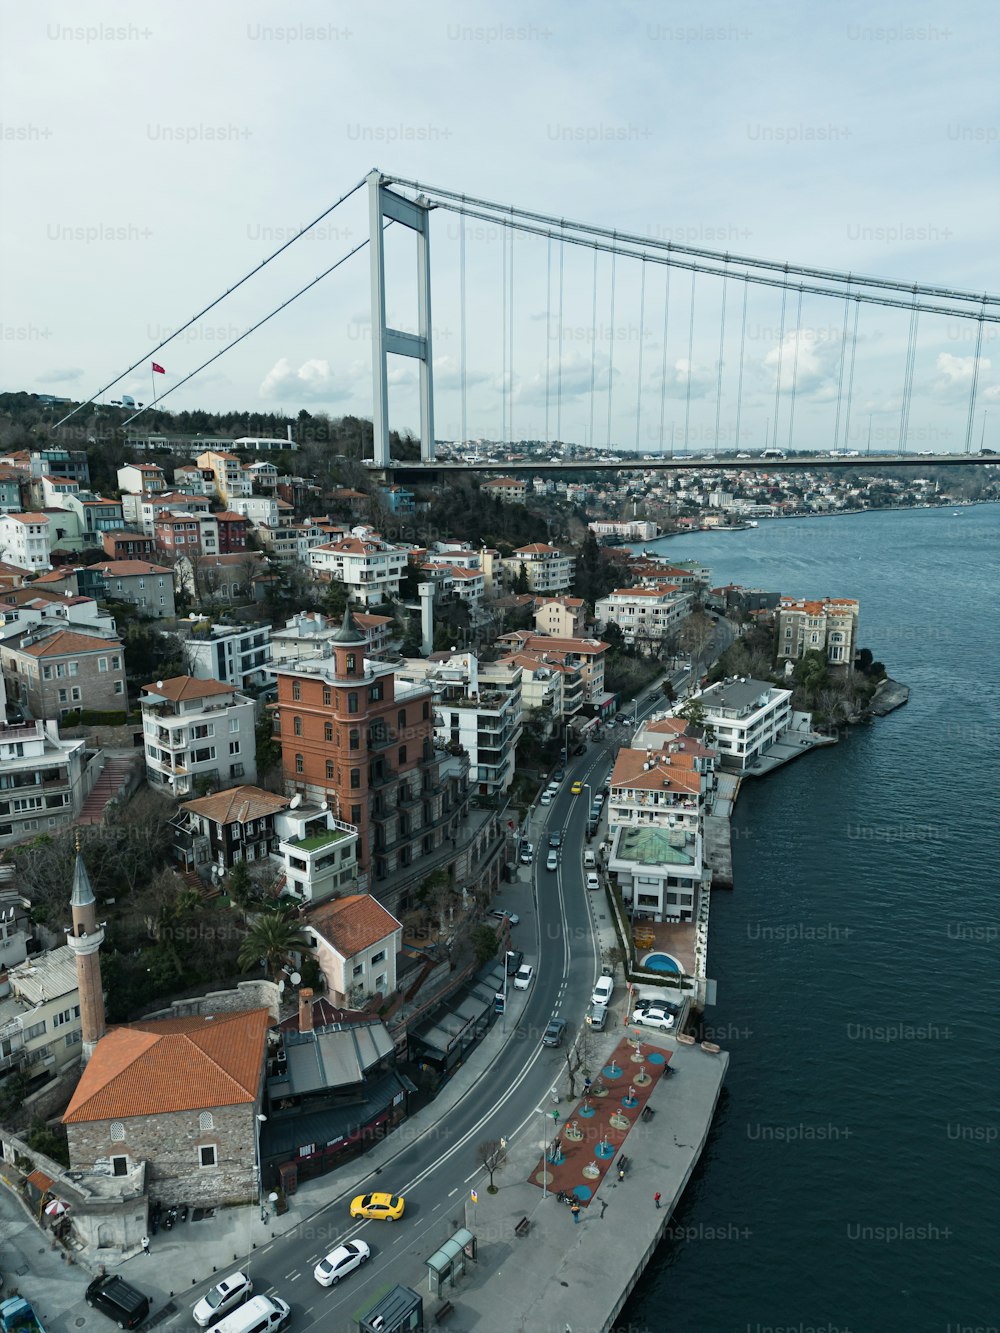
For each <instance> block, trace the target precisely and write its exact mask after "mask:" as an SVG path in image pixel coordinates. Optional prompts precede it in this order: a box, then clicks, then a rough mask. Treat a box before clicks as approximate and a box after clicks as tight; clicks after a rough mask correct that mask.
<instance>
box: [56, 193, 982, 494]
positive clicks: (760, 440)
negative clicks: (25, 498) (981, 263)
mask: <svg viewBox="0 0 1000 1333" xmlns="http://www.w3.org/2000/svg"><path fill="white" fill-rule="evenodd" d="M365 196H367V198H366V204H367V235H365V236H363V237H362V239H361V240H360V241H358V243H357V244H355V245H353V246H352V247H351V248H350V249H348V250H346V251H345V252H344V253H343V254H340V255H338V256H337V257H336V258H335V260H334V262H333V263H331V264H330V265H328V266H327V267H326V268H325V269H324V270H323V271H322V272H321V273H320V274H319V275H318V276H317V277H315V278H313V279H312V280H311V281H310V282H308V283H306V284H305V285H304V286H302V287H300V288H299V289H298V290H296V291H294V292H292V293H291V294H290V295H289V296H288V297H287V298H286V299H284V300H282V301H281V302H280V303H279V304H278V305H277V306H275V307H274V308H272V309H271V310H269V311H268V312H267V313H266V314H265V315H263V316H262V317H261V318H259V319H256V320H254V321H253V322H252V323H251V324H250V325H249V326H248V327H247V328H246V329H244V330H243V331H242V332H240V333H239V334H238V336H235V337H233V338H232V339H231V340H230V341H229V342H228V343H227V344H226V345H225V346H223V347H221V348H219V350H218V351H216V352H215V353H214V354H213V355H212V356H210V357H209V358H208V359H207V360H205V361H204V362H202V363H201V364H200V365H198V366H196V367H194V368H193V369H192V370H191V371H190V372H189V373H187V374H185V375H184V376H183V377H182V378H181V379H180V380H179V381H178V382H177V383H175V384H172V385H170V387H169V388H168V389H167V390H166V391H165V392H164V393H163V394H161V395H160V396H159V398H158V399H157V400H156V402H155V404H147V405H146V406H145V407H143V408H140V409H139V410H137V411H136V412H135V413H133V414H132V416H130V417H129V418H128V419H127V421H126V422H125V423H124V424H125V425H126V427H127V426H129V425H130V424H131V423H132V422H133V421H134V420H135V419H136V418H137V417H139V416H141V415H142V413H143V412H145V411H148V410H149V408H150V407H152V406H156V407H159V406H160V405H162V404H163V403H164V401H165V399H166V398H168V397H170V395H171V394H173V393H175V392H176V391H177V390H178V389H180V388H181V387H182V386H183V385H185V384H187V383H189V382H190V381H191V380H193V379H194V378H195V377H196V376H197V375H199V374H200V373H202V372H203V371H204V370H205V369H207V367H208V366H210V365H212V364H213V363H214V362H216V361H217V360H219V358H220V357H222V356H225V355H226V354H227V353H229V352H230V351H232V349H234V348H235V347H236V346H237V345H238V344H240V343H243V342H244V341H245V340H246V339H248V338H250V337H251V336H253V335H255V334H257V333H258V331H259V330H260V329H261V328H262V327H263V326H264V325H266V324H267V323H269V321H271V320H272V319H275V318H276V317H278V316H279V315H281V314H283V312H285V311H287V310H288V309H289V307H291V306H292V305H293V304H294V302H296V301H297V300H299V299H300V298H302V297H303V296H304V295H305V294H306V293H308V292H310V291H312V290H313V289H314V288H316V287H317V286H318V285H319V284H320V283H325V282H326V281H327V280H329V279H331V278H332V276H333V274H335V273H337V272H338V271H342V270H344V269H345V268H346V266H348V265H350V264H351V261H354V260H355V259H356V257H357V256H358V255H359V254H360V253H361V252H362V251H364V250H365V249H367V250H368V267H369V288H370V303H371V324H370V342H371V366H372V404H371V414H372V422H373V441H372V453H371V458H370V459H367V460H366V462H367V463H368V464H369V465H370V466H371V467H372V468H373V469H375V470H378V471H380V472H383V473H385V474H386V475H399V476H401V477H403V476H405V477H406V478H411V479H417V478H418V477H420V476H421V475H424V476H425V477H428V478H430V477H434V476H446V475H447V474H448V473H449V472H452V471H463V472H468V471H475V472H496V471H504V472H515V473H525V472H536V471H545V472H581V471H601V470H607V471H615V470H620V469H622V468H624V467H630V468H632V467H634V468H641V469H644V470H645V469H652V470H656V469H671V468H678V469H685V468H693V469H698V470H706V471H711V470H722V469H727V468H733V467H734V466H740V465H741V463H742V464H744V465H746V466H751V467H752V466H755V465H759V464H760V463H762V462H765V463H769V462H780V465H781V467H782V468H787V467H798V468H803V467H817V466H821V467H824V468H828V467H856V466H857V465H858V462H859V459H863V458H870V459H872V460H873V461H874V460H877V462H878V463H879V465H880V466H913V465H914V464H934V463H947V464H957V463H981V462H983V461H984V458H985V459H988V458H989V456H990V455H991V454H992V452H993V451H992V450H989V449H987V448H986V447H985V446H986V440H987V419H988V415H989V411H990V408H991V406H992V405H993V404H996V405H998V406H1000V377H997V374H996V369H995V367H994V364H993V361H992V360H991V358H990V357H989V356H988V355H986V354H985V353H986V352H988V351H989V350H991V344H994V343H995V342H996V339H997V336H998V333H997V331H998V326H1000V296H998V295H992V294H990V293H980V292H970V291H962V290H958V289H955V288H952V287H946V286H934V285H929V284H925V283H916V282H914V283H907V282H902V281H899V280H895V279H891V278H882V277H875V276H867V275H864V274H858V273H852V272H838V271H834V270H829V269H825V268H820V267H815V266H810V265H805V264H793V263H789V262H781V261H776V260H766V259H760V258H753V257H751V256H747V255H741V254H733V253H729V252H720V251H714V250H709V249H705V248H701V247H693V246H689V245H684V244H678V243H675V242H674V241H673V240H671V239H670V238H669V237H667V238H663V237H658V236H656V235H654V234H647V235H643V234H639V233H636V232H629V231H624V230H613V229H609V228H608V227H606V226H597V225H593V224H589V223H582V222H577V221H573V220H570V219H567V218H564V217H556V216H552V215H548V214H545V213H540V212H536V211H531V210H527V209H524V208H519V207H515V206H514V205H512V204H500V203H496V202H493V201H490V200H486V199H481V198H477V197H473V196H469V195H466V194H462V193H459V192H456V191H454V190H447V189H440V188H437V187H433V186H430V185H428V184H426V183H423V182H420V181H416V180H408V179H403V178H399V177H390V176H387V175H384V174H382V173H381V172H379V171H372V172H371V173H369V175H368V176H367V177H366V178H365V179H364V180H362V181H359V182H357V184H355V185H354V186H353V187H352V188H351V189H350V190H348V191H347V192H346V193H345V194H343V195H342V196H341V197H340V198H339V199H338V200H336V202H335V203H334V204H332V205H331V206H330V207H329V208H328V209H325V210H324V212H323V213H321V214H320V215H319V216H318V217H317V218H315V219H313V221H312V222H310V223H309V224H308V225H307V226H305V227H302V228H301V229H300V230H298V231H297V232H296V234H294V235H293V236H292V237H291V238H290V239H289V240H286V241H285V242H284V243H283V244H282V245H280V246H279V247H278V248H277V249H276V250H275V251H274V252H273V253H272V254H270V255H268V256H266V257H265V258H264V259H263V260H262V261H261V262H260V263H259V264H257V265H256V266H255V267H254V268H253V269H251V270H250V271H249V272H248V273H246V274H245V275H243V277H241V278H240V279H239V280H238V281H237V282H235V283H234V284H232V285H231V286H230V287H228V288H227V289H226V290H225V291H224V292H222V293H221V295H219V296H218V297H216V298H215V299H214V300H213V301H211V302H210V303H209V304H208V305H207V306H205V307H204V308H203V309H201V310H199V311H198V312H197V313H196V314H195V315H193V316H192V317H191V318H190V319H189V320H188V321H186V322H185V323H184V324H182V325H181V326H180V327H179V328H178V329H175V330H174V331H173V332H172V333H171V334H170V336H169V337H167V338H164V339H163V340H162V341H160V342H159V343H157V344H156V346H154V347H152V348H150V349H149V350H148V351H146V352H145V353H144V354H143V356H142V357H140V358H139V359H138V360H137V361H135V362H134V363H133V364H132V365H130V366H129V367H127V368H126V369H125V370H124V371H123V372H122V373H121V374H119V375H118V376H116V378H115V379H113V380H111V381H110V382H109V383H108V384H106V385H104V386H102V387H101V388H100V389H98V390H97V391H96V392H95V393H94V394H93V395H92V396H91V398H90V399H89V400H88V402H94V401H95V400H97V399H98V398H99V397H100V396H101V395H102V394H104V393H105V392H107V391H108V390H109V389H111V388H113V387H114V385H116V384H118V383H120V382H121V381H122V380H123V379H125V378H126V376H127V375H129V374H130V373H131V372H133V371H135V370H136V369H137V368H138V367H142V366H144V365H145V363H146V362H147V361H148V360H149V358H151V357H153V356H155V355H156V354H158V353H161V352H162V350H163V349H164V348H165V347H166V346H167V345H168V344H169V343H171V342H172V341H173V340H174V339H176V338H178V337H180V336H182V335H184V334H185V333H186V332H187V331H188V330H191V329H193V328H196V327H197V325H198V323H199V321H202V320H204V318H205V317H206V316H207V315H208V314H209V312H211V311H213V310H214V309H216V307H218V306H219V305H221V304H222V303H223V302H224V301H226V300H227V299H230V298H231V297H232V296H233V294H234V293H235V292H236V291H237V290H239V289H241V288H243V287H244V286H245V285H247V284H249V283H251V282H252V280H253V279H254V278H256V277H257V276H258V275H260V274H261V272H262V271H263V270H265V269H266V268H268V267H269V266H270V265H272V264H273V263H274V262H275V261H276V260H277V259H278V258H279V257H280V256H282V255H283V254H284V253H285V252H286V251H288V250H289V249H291V247H293V246H294V245H295V244H296V243H298V242H299V241H301V240H302V238H304V237H305V236H307V235H308V234H309V233H310V232H311V231H313V230H314V229H315V228H317V227H318V226H319V225H320V224H322V223H326V222H327V221H328V220H329V219H330V218H331V217H333V216H334V215H335V214H337V213H338V212H339V210H341V209H343V208H346V207H348V206H349V204H350V203H351V201H354V206H355V207H356V206H357V203H358V199H359V198H360V199H361V200H364V199H365ZM438 215H447V216H448V217H449V218H450V219H452V221H451V222H450V223H449V225H448V226H447V227H445V228H442V227H440V225H438V224H437V223H436V222H435V219H436V218H437V216H438ZM432 224H433V225H432ZM652 230H653V229H651V231H652ZM432 233H433V235H432ZM400 236H403V237H409V238H412V239H413V240H415V249H416V257H415V265H414V267H413V272H412V274H409V275H405V274H404V282H403V284H402V285H403V286H404V287H406V289H407V292H408V293H409V294H411V295H412V293H413V290H414V289H415V305H416V317H415V320H412V321H409V326H407V324H408V321H407V320H406V319H405V318H403V319H401V318H399V315H398V310H399V309H401V308H402V306H403V304H404V303H403V301H402V298H401V297H400V295H399V293H398V292H397V291H396V290H395V288H394V287H393V286H391V285H390V283H389V281H388V277H387V273H388V272H389V271H390V270H393V271H394V273H395V275H396V276H398V274H399V268H400V264H401V263H402V264H404V265H405V264H406V263H407V262H412V259H413V250H412V247H404V248H402V249H400V246H399V242H398V241H397V239H396V238H397V237H400ZM432 239H433V240H434V269H433V282H432V263H431V258H432ZM439 239H440V243H439ZM393 247H395V260H394V265H390V264H389V263H388V262H387V254H388V252H389V251H390V249H392V248H393ZM400 256H402V258H400ZM432 288H433V291H432ZM394 307H395V308H396V310H397V313H396V314H395V315H394V316H393V318H392V320H390V318H389V317H388V314H387V312H389V311H390V310H392V309H393V308H394ZM442 310H443V311H445V312H446V313H445V315H444V317H443V320H442V316H441V311H442ZM435 316H437V321H438V322H437V323H435ZM442 343H444V344H447V352H446V354H445V355H437V356H436V344H442ZM966 349H967V350H966ZM399 362H402V363H404V364H409V363H415V366H416V379H415V382H414V381H413V377H412V376H409V377H407V376H406V374H405V373H404V375H403V376H402V377H400V376H399V375H398V374H397V375H394V374H393V371H392V370H391V369H390V367H392V366H393V365H395V364H397V363H399ZM990 376H992V379H991V378H990ZM400 378H402V380H403V382H404V383H407V384H411V386H412V387H411V389H410V390H409V392H410V393H411V396H415V398H416V400H417V405H418V411H419V439H420V461H419V463H418V462H415V461H413V462H403V461H400V460H394V459H393V458H392V457H391V454H390V438H391V431H390V407H392V408H393V409H394V411H396V412H399V411H400V406H401V405H402V410H403V411H405V412H410V413H411V414H412V412H413V403H412V401H411V400H410V399H407V397H406V395H405V393H404V394H403V395H402V396H400V394H399V393H398V390H397V388H396V386H397V385H398V384H399V382H400ZM414 390H415V393H414ZM85 405H86V404H80V405H78V406H77V407H75V408H74V409H73V411H72V412H70V413H68V414H67V416H65V417H64V418H63V419H62V421H61V422H60V423H58V424H60V425H61V424H63V422H65V421H67V420H69V418H70V417H71V416H72V415H74V414H75V412H77V411H79V410H80V408H81V407H83V406H85ZM997 417H1000V412H997V413H996V414H995V417H994V424H995V421H996V418H997ZM443 421H446V422H447V425H446V428H445V429H444V430H443V431H442V429H441V427H442V422H443ZM762 421H763V425H762V424H761V423H762ZM445 444H447V457H441V458H439V457H438V449H439V445H440V447H441V449H442V452H444V446H445ZM928 446H930V447H928ZM952 446H955V447H952ZM484 454H485V455H486V456H484Z"/></svg>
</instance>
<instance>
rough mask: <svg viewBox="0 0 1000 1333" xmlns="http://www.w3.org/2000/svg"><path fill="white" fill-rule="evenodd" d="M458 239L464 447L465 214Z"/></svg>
mask: <svg viewBox="0 0 1000 1333" xmlns="http://www.w3.org/2000/svg"><path fill="white" fill-rule="evenodd" d="M458 237H459V241H458V248H459V264H458V288H459V291H458V303H459V306H460V310H459V315H458V319H459V338H460V342H461V347H460V349H459V355H460V357H461V362H462V368H461V372H460V378H461V385H462V445H463V447H464V446H465V445H467V444H468V442H469V415H468V409H469V399H468V389H467V380H466V361H465V343H466V337H465V334H466V330H465V214H464V213H463V214H462V217H461V219H460V221H459V230H458Z"/></svg>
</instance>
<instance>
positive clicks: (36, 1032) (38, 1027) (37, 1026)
mask: <svg viewBox="0 0 1000 1333" xmlns="http://www.w3.org/2000/svg"><path fill="white" fill-rule="evenodd" d="M44 1034H45V1019H44V1018H43V1019H42V1021H41V1022H40V1023H32V1025H31V1027H28V1028H25V1029H24V1040H25V1041H33V1040H34V1039H35V1038H36V1037H41V1036H44Z"/></svg>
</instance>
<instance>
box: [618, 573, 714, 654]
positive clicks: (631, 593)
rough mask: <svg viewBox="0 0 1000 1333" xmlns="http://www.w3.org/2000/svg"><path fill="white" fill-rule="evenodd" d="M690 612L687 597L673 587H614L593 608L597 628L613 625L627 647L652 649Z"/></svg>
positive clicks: (687, 594)
mask: <svg viewBox="0 0 1000 1333" xmlns="http://www.w3.org/2000/svg"><path fill="white" fill-rule="evenodd" d="M690 611H691V594H690V593H687V592H683V591H682V590H681V589H680V588H678V587H675V586H674V585H673V584H669V583H661V584H660V585H659V586H658V587H655V588H616V589H615V590H614V591H613V592H611V593H609V594H608V596H607V597H601V598H599V599H598V601H597V602H596V603H595V605H594V618H595V619H596V621H597V624H598V627H599V628H603V626H605V625H609V624H610V625H617V626H618V628H619V629H620V630H621V632H622V635H623V636H624V639H625V642H626V644H628V645H630V646H631V645H632V644H639V645H648V647H649V649H650V650H651V651H653V650H655V649H656V648H657V647H658V645H659V644H660V642H661V641H662V640H663V639H664V638H666V637H667V635H668V634H672V633H673V632H674V630H675V629H676V628H677V626H678V625H679V624H680V623H681V621H682V620H683V619H684V618H685V616H687V615H689V614H690Z"/></svg>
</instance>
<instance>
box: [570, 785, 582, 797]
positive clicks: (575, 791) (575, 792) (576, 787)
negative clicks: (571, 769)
mask: <svg viewBox="0 0 1000 1333" xmlns="http://www.w3.org/2000/svg"><path fill="white" fill-rule="evenodd" d="M570 791H571V792H572V793H573V795H574V796H579V795H580V793H581V792H582V791H583V783H582V782H574V783H573V785H572V787H570Z"/></svg>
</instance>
